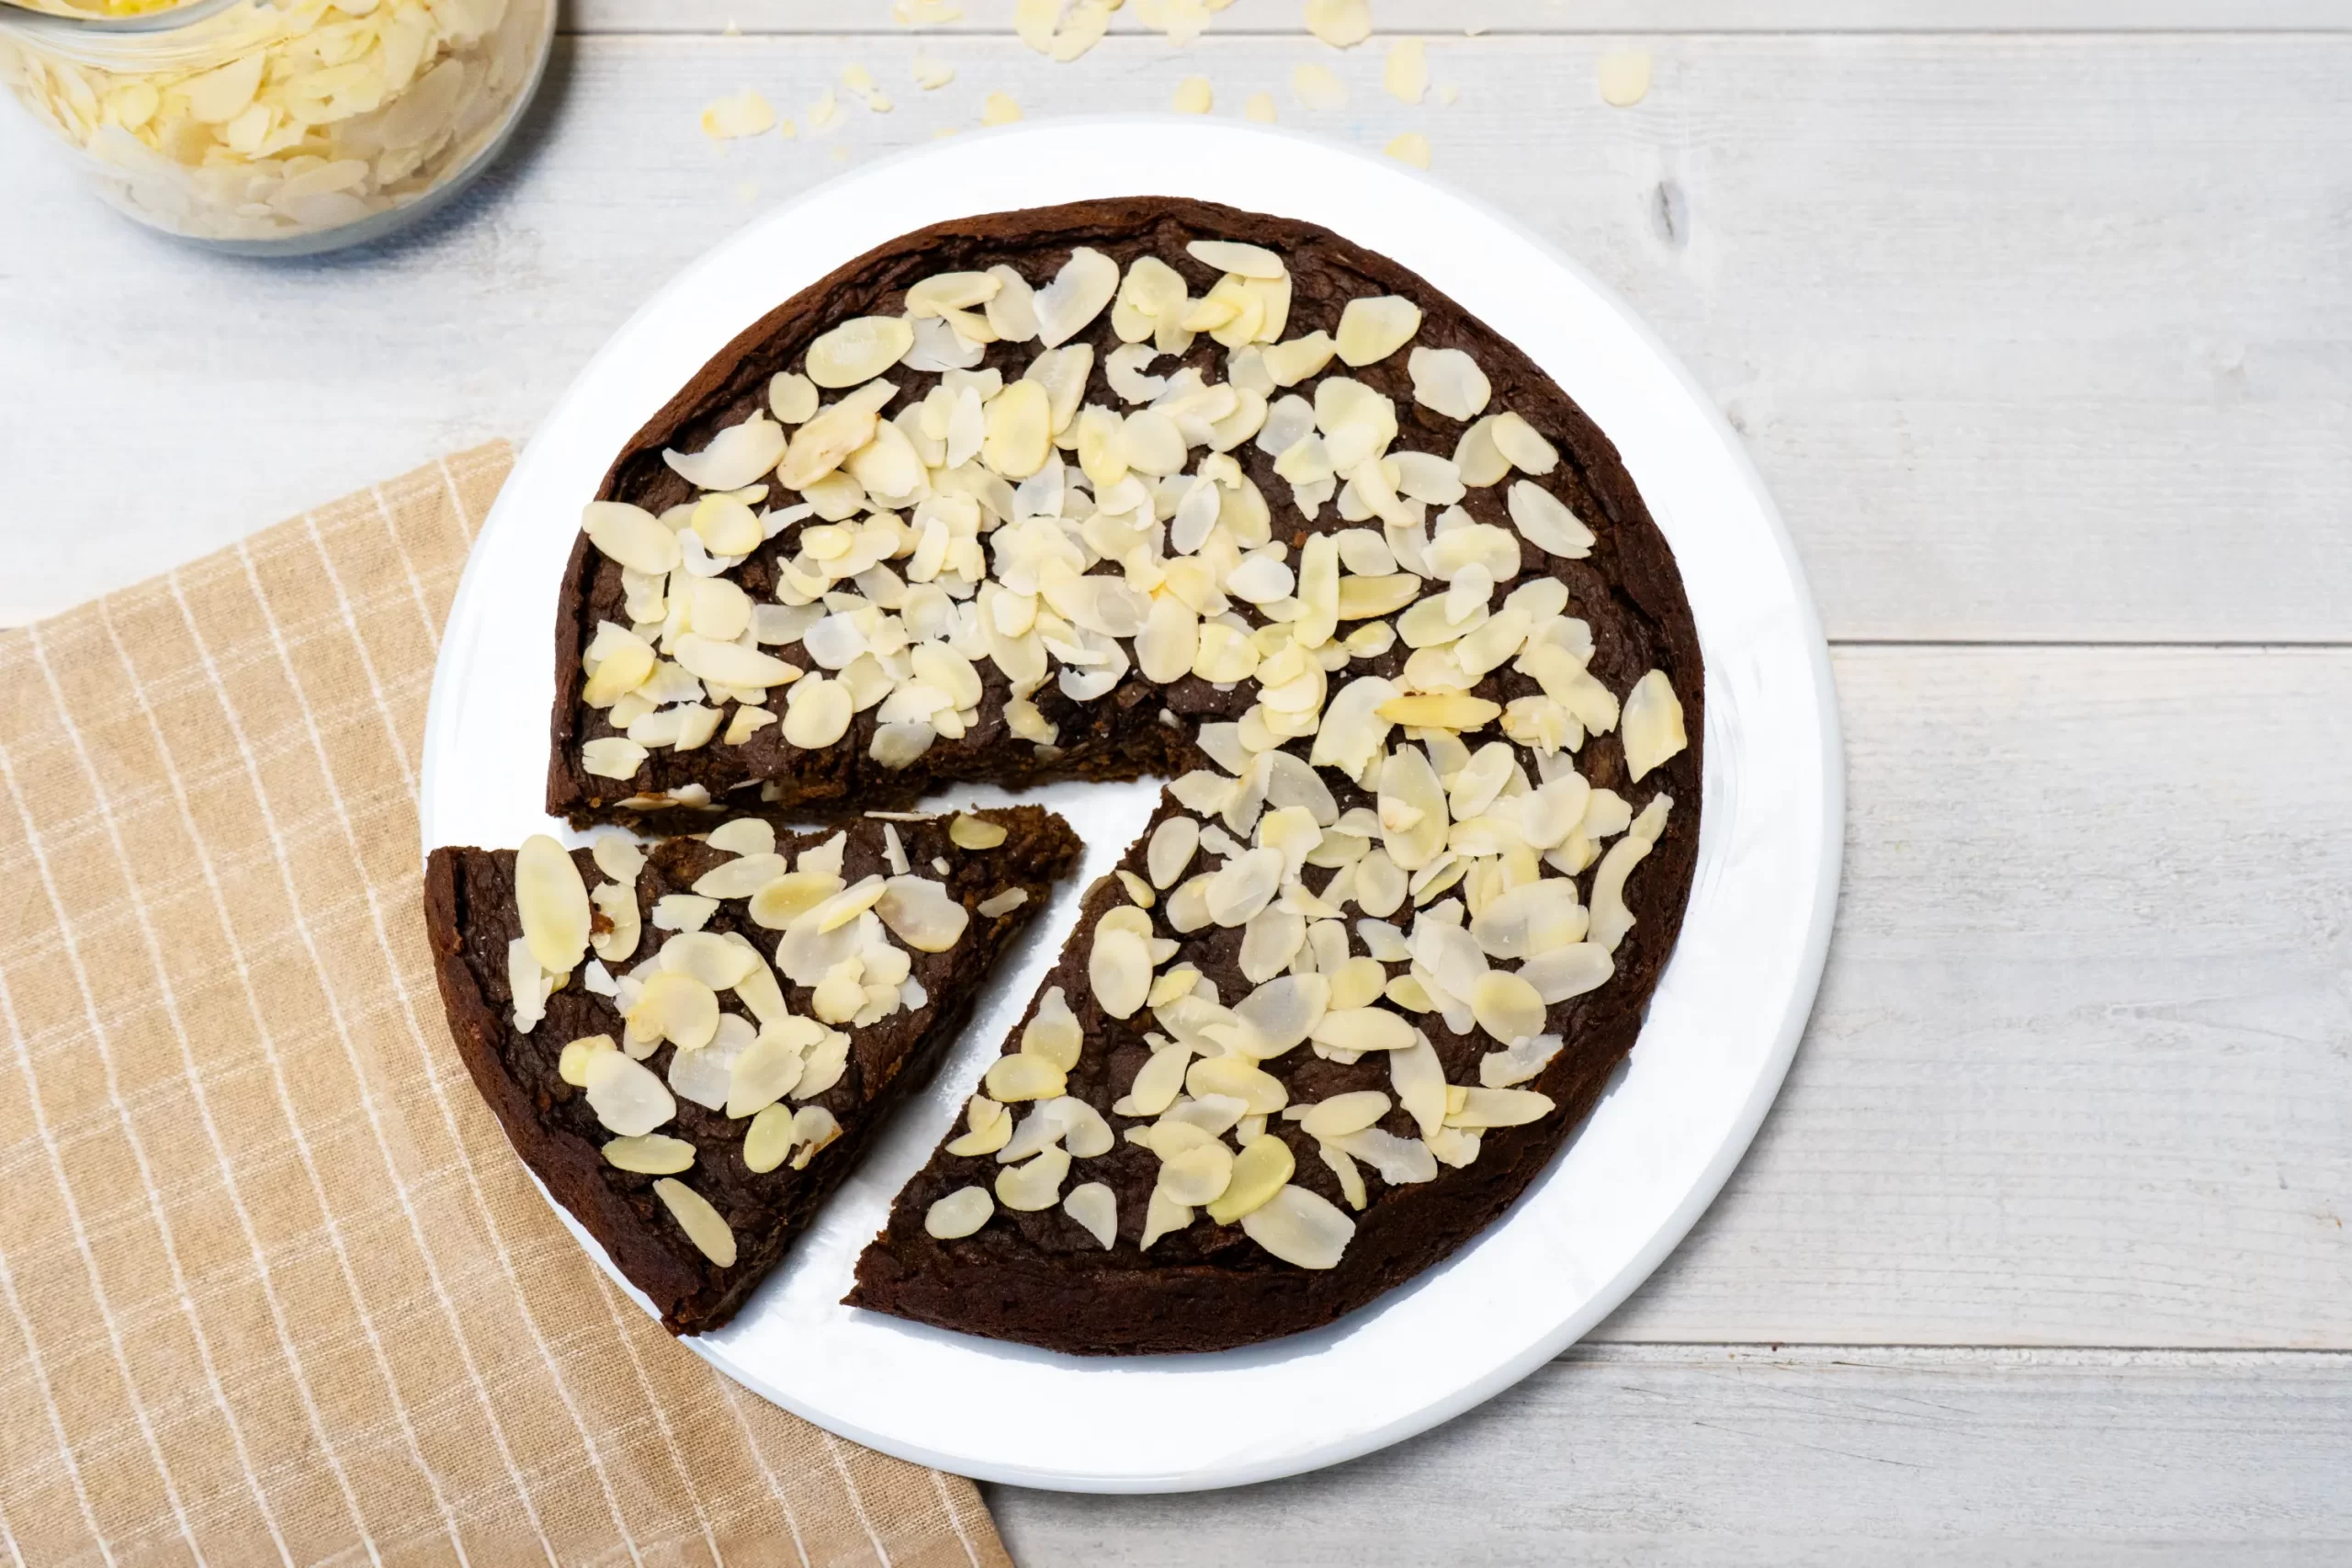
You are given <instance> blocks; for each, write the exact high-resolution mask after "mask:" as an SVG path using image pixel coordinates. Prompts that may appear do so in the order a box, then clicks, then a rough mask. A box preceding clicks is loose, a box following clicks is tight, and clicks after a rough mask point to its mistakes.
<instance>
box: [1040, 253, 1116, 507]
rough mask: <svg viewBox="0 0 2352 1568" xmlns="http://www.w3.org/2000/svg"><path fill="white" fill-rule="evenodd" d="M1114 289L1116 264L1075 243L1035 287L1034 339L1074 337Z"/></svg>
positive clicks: (1053, 342)
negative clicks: (1065, 258) (1050, 275)
mask: <svg viewBox="0 0 2352 1568" xmlns="http://www.w3.org/2000/svg"><path fill="white" fill-rule="evenodd" d="M1118 288H1119V264H1118V263H1116V262H1114V261H1113V260H1112V259H1111V258H1110V257H1109V256H1106V255H1104V254H1103V253H1102V252H1101V251H1098V250H1094V249H1092V248H1091V247H1090V246H1086V245H1080V246H1079V247H1078V248H1077V249H1075V250H1073V251H1072V252H1070V255H1069V261H1067V262H1065V263H1063V264H1062V269H1061V271H1060V272H1058V273H1057V274H1056V275H1055V276H1054V280H1053V282H1051V283H1049V284H1047V285H1046V287H1045V288H1041V289H1039V290H1037V293H1036V298H1035V301H1034V305H1033V309H1034V310H1035V313H1036V318H1037V340H1038V342H1040V343H1042V344H1044V345H1045V346H1046V347H1047V348H1055V347H1057V346H1059V345H1060V344H1064V343H1067V342H1068V341H1069V339H1071V338H1073V337H1076V336H1077V335H1078V334H1079V333H1080V332H1082V331H1084V330H1085V329H1086V326H1087V323H1088V322H1090V321H1093V320H1094V318H1095V317H1097V316H1099V315H1101V314H1102V313H1103V307H1104V306H1105V305H1108V304H1109V303H1110V302H1111V299H1112V296H1113V295H1114V294H1116V293H1117V292H1118ZM1033 471H1034V470H1033Z"/></svg>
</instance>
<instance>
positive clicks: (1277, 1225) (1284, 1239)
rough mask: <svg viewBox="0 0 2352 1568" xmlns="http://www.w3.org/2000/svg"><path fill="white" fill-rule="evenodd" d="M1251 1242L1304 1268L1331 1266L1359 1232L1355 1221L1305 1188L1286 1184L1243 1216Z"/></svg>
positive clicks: (1243, 1227)
mask: <svg viewBox="0 0 2352 1568" xmlns="http://www.w3.org/2000/svg"><path fill="white" fill-rule="evenodd" d="M1241 1229H1242V1231H1243V1233H1244V1234H1246V1235H1248V1236H1249V1237H1250V1240H1251V1241H1254V1242H1256V1243H1257V1244H1258V1245H1259V1246H1260V1247H1264V1248H1265V1249H1266V1250H1267V1251H1268V1252H1270V1253H1272V1254H1273V1255H1274V1256H1275V1257H1276V1258H1281V1259H1282V1260H1283V1262H1285V1263H1292V1264H1295V1265H1297V1266H1298V1267H1299V1268H1301V1269H1329V1268H1333V1267H1335V1266H1337V1264H1338V1263H1339V1261H1340V1254H1341V1253H1343V1252H1345V1251H1346V1250H1347V1246H1348V1243H1349V1241H1350V1240H1351V1239H1352V1238H1353V1236H1354V1235H1355V1233H1356V1225H1355V1222H1354V1221H1353V1220H1351V1219H1350V1218H1348V1217H1347V1215H1345V1214H1343V1213H1340V1211H1339V1210H1338V1209H1336V1208H1333V1207H1332V1206H1331V1203H1330V1201H1329V1199H1326V1198H1324V1197H1322V1196H1320V1195H1319V1194H1317V1193H1316V1192H1313V1191H1311V1190H1308V1189H1306V1188H1304V1187H1298V1186H1284V1187H1283V1188H1282V1189H1280V1190H1277V1191H1276V1192H1274V1193H1273V1194H1272V1196H1271V1197H1269V1198H1268V1199H1267V1200H1266V1201H1264V1202H1263V1203H1261V1204H1260V1205H1259V1206H1258V1207H1257V1208H1255V1209H1253V1210H1251V1211H1250V1213H1246V1214H1244V1215H1242V1216H1241Z"/></svg>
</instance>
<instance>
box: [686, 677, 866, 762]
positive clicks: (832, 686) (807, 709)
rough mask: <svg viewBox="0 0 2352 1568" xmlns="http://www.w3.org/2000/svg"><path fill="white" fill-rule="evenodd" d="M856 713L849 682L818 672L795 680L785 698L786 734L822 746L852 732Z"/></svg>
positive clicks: (810, 747)
mask: <svg viewBox="0 0 2352 1568" xmlns="http://www.w3.org/2000/svg"><path fill="white" fill-rule="evenodd" d="M681 662H683V660H681ZM856 716H857V705H856V703H855V701H854V699H853V698H852V697H851V696H850V694H849V688H848V687H847V686H845V685H843V684H842V682H839V681H829V680H826V679H825V678H824V677H823V676H821V675H814V676H811V677H809V679H808V680H805V681H800V682H795V683H794V685H793V687H792V690H791V692H790V694H788V695H787V696H786V698H785V713H784V738H785V739H786V740H788V741H790V742H791V743H792V744H793V745H795V746H797V747H798V748H800V749H801V750H804V751H814V750H821V749H822V748H824V747H827V746H831V745H832V744H833V743H834V742H835V741H837V740H839V739H841V738H842V736H844V735H846V734H848V733H849V726H850V720H851V719H853V718H854V717H856Z"/></svg>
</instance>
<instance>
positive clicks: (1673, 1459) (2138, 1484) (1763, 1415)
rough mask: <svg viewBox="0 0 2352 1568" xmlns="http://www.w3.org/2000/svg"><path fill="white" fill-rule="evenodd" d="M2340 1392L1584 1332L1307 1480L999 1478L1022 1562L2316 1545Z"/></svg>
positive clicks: (2188, 1360)
mask: <svg viewBox="0 0 2352 1568" xmlns="http://www.w3.org/2000/svg"><path fill="white" fill-rule="evenodd" d="M2347 1393H2352V1358H2346V1357H2343V1356H2335V1355H2314V1356H2295V1355H2280V1354H2275V1353H2269V1354H2247V1355H2214V1354H2189V1355H2183V1354H2177V1353H2145V1352H2143V1353H2138V1354H2128V1353H2117V1352H2099V1351H2030V1352H2016V1351H1986V1350H1943V1349H1919V1350H1891V1349H1863V1348H1808V1349H1788V1350H1781V1351H1778V1352H1775V1351H1770V1350H1767V1349H1765V1348H1760V1347H1758V1348H1725V1347H1719V1346H1704V1347H1699V1346H1676V1347H1657V1348H1640V1349H1634V1348H1583V1349H1579V1350H1577V1351H1575V1352H1574V1353H1572V1354H1571V1355H1569V1356H1568V1357H1566V1358H1565V1359H1562V1360H1559V1361H1555V1362H1554V1363H1553V1364H1552V1365H1550V1366H1548V1367H1545V1368H1544V1369H1543V1370H1542V1371H1539V1372H1537V1373H1536V1374H1535V1375H1534V1376H1533V1377H1531V1378H1529V1379H1528V1380H1527V1381H1526V1382H1523V1383H1521V1384H1520V1385H1519V1387H1517V1388H1516V1389H1513V1390H1512V1391H1511V1392H1510V1393H1506V1394H1504V1395H1502V1396H1501V1397H1500V1398H1498V1399H1497V1400H1495V1401H1494V1402H1493V1403H1491V1404H1487V1405H1486V1406H1484V1407H1483V1408H1481V1409H1478V1410H1476V1411H1473V1412H1471V1413H1470V1414H1469V1415H1467V1416H1463V1417H1462V1418H1461V1419H1460V1420H1457V1421H1454V1422H1452V1423H1450V1424H1448V1425H1446V1426H1444V1427H1439V1428H1438V1429H1437V1430H1436V1431H1434V1432H1431V1433H1429V1434H1427V1435H1425V1436H1423V1437H1421V1438H1417V1439H1415V1440H1414V1441H1411V1442H1408V1443H1406V1444H1403V1445H1401V1446H1399V1447H1397V1448H1394V1449H1391V1450H1387V1451H1385V1452H1384V1453H1379V1454H1374V1455H1372V1456H1370V1457H1368V1458H1365V1459H1363V1460H1359V1461H1355V1462H1354V1463H1351V1464H1348V1465H1344V1466H1341V1467H1340V1468H1338V1469H1336V1470H1330V1471H1326V1472H1322V1473H1320V1474H1317V1475H1314V1476H1310V1477H1306V1478H1303V1479H1299V1480H1294V1481H1284V1482H1276V1483H1271V1484H1268V1485H1264V1486H1252V1487H1245V1488H1242V1489H1240V1490H1238V1491H1230V1492H1208V1493H1192V1494H1181V1495H1174V1496H1166V1497H1078V1496H1066V1495H1054V1494H1050V1493H1041V1492H1025V1491H1021V1490H1018V1489H1015V1488H1012V1487H1002V1486H994V1487H989V1488H987V1489H986V1490H987V1494H988V1498H989V1505H990V1506H991V1507H993V1508H994V1510H995V1512H996V1517H997V1520H998V1523H999V1525H1000V1527H1001V1529H1002V1530H1003V1532H1004V1537H1005V1542H1006V1544H1007V1545H1008V1546H1009V1547H1011V1548H1012V1552H1013V1555H1014V1557H1015V1558H1016V1559H1018V1560H1019V1561H1020V1562H1021V1563H1022V1564H1023V1568H1065V1565H1069V1568H1080V1565H1084V1568H1179V1565H1182V1568H1201V1565H1204V1564H1209V1563H1218V1564H1225V1563H1268V1564H1276V1563H1278V1564H1282V1565H1283V1568H1363V1565H1365V1564H1370V1563H1430V1564H1444V1565H1446V1568H1453V1565H1456V1564H1461V1565H1471V1564H1476V1565H1477V1568H1501V1565H1504V1564H1521V1563H1524V1564H1531V1565H1532V1564H1557V1563H1571V1562H1573V1563H1612V1564H1613V1563H1623V1564H1642V1565H1645V1568H1646V1565H1651V1564H1660V1565H1670V1568H1781V1565H1787V1568H1884V1565H1887V1564H1905V1565H1912V1564H1962V1563H1966V1564H1985V1563H2014V1564H2049V1565H2052V1568H2059V1565H2064V1568H2108V1565H2110V1564H2111V1565H2115V1568H2125V1565H2128V1568H2159V1565H2162V1568H2175V1565H2177V1568H2209V1565H2212V1564H2228V1565H2231V1568H2244V1565H2276V1568H2290V1565H2291V1568H2322V1565H2324V1564H2329V1563H2340V1562H2344V1561H2346V1556H2347V1553H2352V1489H2347V1488H2346V1486H2345V1485H2344V1483H2343V1482H2344V1477H2345V1475H2346V1473H2347V1472H2352V1399H2347V1398H2346V1394H2347Z"/></svg>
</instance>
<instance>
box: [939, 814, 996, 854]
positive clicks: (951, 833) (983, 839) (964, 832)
mask: <svg viewBox="0 0 2352 1568" xmlns="http://www.w3.org/2000/svg"><path fill="white" fill-rule="evenodd" d="M947 837H948V839H949V840H951V841H953V842H954V843H955V844H956V846H957V847H958V848H961V849H967V850H992V849H994V848H996V847H997V846H998V845H999V844H1001V843H1002V842H1004V838H1005V831H1004V824H1002V823H1001V822H991V821H989V819H988V818H985V817H970V816H963V815H959V816H957V817H956V819H955V820H954V821H952V822H950V823H949V824H948V825H947Z"/></svg>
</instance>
